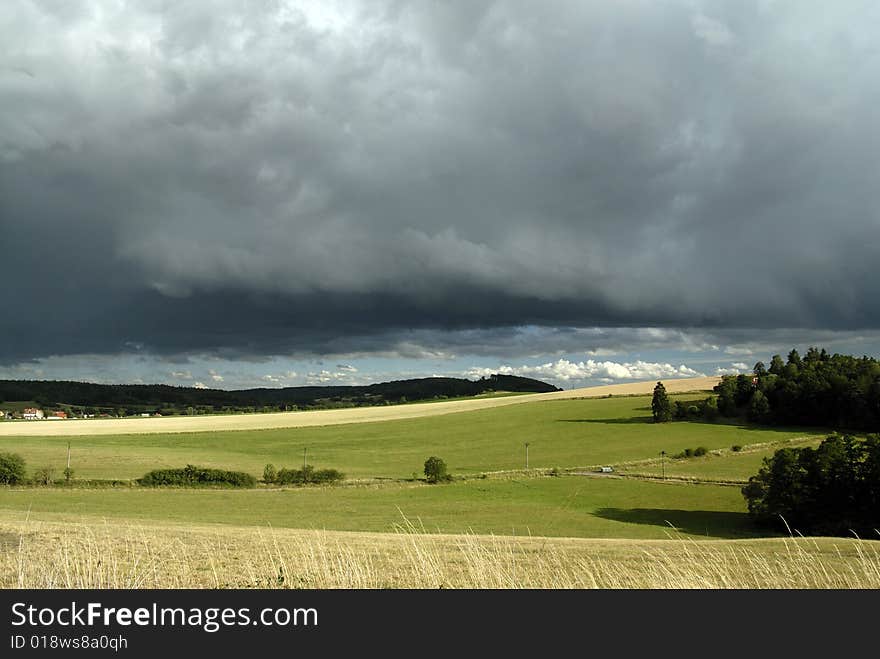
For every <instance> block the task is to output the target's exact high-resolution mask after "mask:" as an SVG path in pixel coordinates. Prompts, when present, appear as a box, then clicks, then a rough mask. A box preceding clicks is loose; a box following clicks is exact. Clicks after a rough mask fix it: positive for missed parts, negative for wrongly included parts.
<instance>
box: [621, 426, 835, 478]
mask: <svg viewBox="0 0 880 659" xmlns="http://www.w3.org/2000/svg"><path fill="white" fill-rule="evenodd" d="M829 434H830V431H829V432H825V433H820V434H819V435H809V436H806V437H804V438H802V439H797V438H795V439H792V440H790V441H785V442H774V443H773V444H771V445H768V446H761V447H743V450H742V451H741V452H734V451H731V450H729V449H727V450H723V451H722V452H721V454H720V455H715V454H713V453H709V454H707V455H705V456H701V457H698V458H687V459H677V460H676V459H669V458H667V459H666V460H665V474H666V476H668V477H676V478H695V479H700V480H719V481H741V482H746V481H748V479H749V477H750V476H753V475H755V474H757V473H758V470H759V469H760V468H761V467H762V465H763V462H764V458H768V457H771V456H772V455H773V454H774V453H775V452H776V451H777V450H779V449H780V448H783V446H784V447H788V448H801V447H804V446H812V447H815V446H818V445H819V442H820V441H821V439H822V438H824V437H826V436H827V435H829ZM618 471H620V472H621V473H625V474H638V475H645V476H661V475H662V474H663V473H664V469H663V466H662V465H661V463H660V460H659V458H658V459H655V460H653V461H652V462H651V464H636V465H631V466H625V467H623V468H621V469H619V470H618Z"/></svg>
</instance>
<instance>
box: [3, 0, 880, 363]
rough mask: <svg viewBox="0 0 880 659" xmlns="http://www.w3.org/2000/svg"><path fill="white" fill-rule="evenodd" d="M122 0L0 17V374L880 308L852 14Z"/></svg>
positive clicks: (709, 327)
mask: <svg viewBox="0 0 880 659" xmlns="http://www.w3.org/2000/svg"><path fill="white" fill-rule="evenodd" d="M119 7H120V6H117V5H115V4H109V3H97V2H76V3H74V2H71V3H30V2H24V1H15V2H10V3H7V4H6V5H4V10H3V12H2V13H0V43H2V44H3V46H2V47H0V48H2V52H3V55H4V57H3V62H4V63H3V65H2V67H0V100H2V102H0V228H2V240H3V246H4V249H3V259H2V261H0V276H2V277H3V280H4V281H7V282H14V286H13V287H12V288H11V289H10V291H11V295H12V296H13V297H14V299H15V300H18V301H24V302H23V303H22V302H19V303H18V304H16V307H15V312H14V313H11V314H5V315H4V316H3V318H2V319H0V339H2V340H0V360H4V361H7V362H9V361H16V360H24V359H28V358H31V357H39V356H43V355H49V354H84V353H114V352H119V351H127V350H129V348H126V345H128V344H131V343H139V344H142V345H143V346H144V349H145V350H150V351H153V352H155V353H159V354H179V353H187V352H193V353H199V354H204V353H214V354H222V355H241V356H259V355H268V354H294V353H303V354H309V353H311V354H341V353H346V352H358V351H359V350H363V351H373V352H381V351H386V352H387V351H391V352H397V353H398V354H405V353H406V352H407V351H409V352H410V353H412V354H440V355H442V354H444V353H446V352H448V351H450V350H456V349H459V348H460V347H461V345H462V343H465V344H467V343H468V341H469V339H468V338H467V337H468V336H474V335H479V334H480V333H481V332H482V333H484V335H485V336H490V335H491V336H492V337H493V338H494V339H495V340H498V341H502V342H503V341H505V340H507V339H506V338H505V337H519V338H517V339H512V341H513V343H515V344H517V345H519V346H521V345H522V336H523V335H521V334H519V332H520V330H518V329H514V328H518V327H524V326H537V327H544V328H548V329H547V330H546V332H545V334H544V337H545V338H546V337H547V336H553V337H554V338H555V339H557V340H559V341H560V342H561V343H560V345H561V346H562V345H570V344H569V343H566V341H567V339H569V338H571V336H575V335H576V333H577V331H578V330H575V329H571V330H569V329H566V328H577V327H581V328H590V327H596V326H598V327H609V328H610V327H621V326H632V327H640V326H641V327H644V326H654V327H660V328H665V329H662V331H664V332H671V333H674V332H676V331H682V330H676V329H674V328H677V327H678V328H702V331H706V332H709V331H716V332H720V331H721V330H722V329H724V330H725V331H727V330H730V331H734V330H735V328H742V329H743V331H747V330H750V329H754V328H767V329H778V328H794V329H796V330H804V331H816V330H820V329H821V330H826V331H827V330H831V331H844V330H852V331H855V330H870V329H876V328H878V326H880V306H878V302H877V300H880V284H878V283H877V282H878V280H877V278H876V277H875V276H874V274H875V272H874V271H875V269H876V267H875V264H876V263H877V260H878V256H880V238H878V236H880V231H878V229H880V220H878V216H877V211H876V208H877V207H878V201H880V200H878V192H877V186H876V180H877V175H878V173H880V172H878V158H880V156H878V154H880V149H878V146H880V144H878V137H877V131H876V130H875V129H874V123H875V121H874V114H875V109H874V108H875V107H876V104H877V101H878V100H880V75H878V73H880V71H878V60H877V57H876V54H875V49H874V43H875V36H876V35H875V33H874V29H873V27H872V26H873V25H876V24H877V19H880V9H877V8H874V7H873V6H871V5H862V6H859V7H857V8H854V7H853V6H852V5H844V4H840V5H833V6H825V7H823V9H822V12H817V11H814V8H810V7H807V6H806V4H805V3H763V2H739V1H737V2H721V1H707V2H672V3H663V4H653V3H644V4H630V3H608V2H558V3H553V4H552V5H549V6H547V7H545V6H542V7H537V6H536V5H535V4H534V3H528V2H512V3H493V2H474V3H456V4H452V5H445V4H441V3H430V4H412V3H399V2H387V3H374V2H370V3H366V2H365V3H352V4H347V5H346V6H345V8H344V9H338V8H334V7H333V6H332V5H328V4H326V3H302V4H297V5H293V4H291V3H283V2H279V3H270V4H265V5H262V4H261V5H259V6H255V5H252V4H248V3H244V4H242V3H239V2H221V3H217V2H202V3H199V2H189V3H184V4H179V3H166V2H158V1H157V2H141V3H132V4H129V5H126V6H125V8H124V9H120V8H119ZM99 9H100V10H99ZM552 328H557V329H552ZM731 328H733V329H731ZM581 331H582V332H587V335H588V333H589V331H590V330H586V329H582V330H581ZM638 331H639V330H633V332H638ZM469 332H470V333H471V334H470V335H469V334H468V333H469ZM571 332H574V333H575V334H574V335H572V334H571ZM413 333H415V334H413ZM548 333H549V334H548ZM634 336H635V334H634ZM583 338H584V337H583V336H578V337H577V340H581V339H583ZM644 338H645V340H650V339H649V337H644ZM426 339H429V340H426ZM487 345H488V342H486V341H484V340H483V339H482V338H479V340H475V341H473V345H472V346H470V347H469V348H468V349H470V350H473V351H474V352H476V353H479V352H481V351H482V352H485V351H486V350H488V349H489V348H487V347H486V346H487ZM597 349H598V348H597ZM562 350H564V348H562V347H559V348H557V349H556V351H557V353H558V352H559V351H562ZM548 351H549V352H553V351H552V350H549V349H548ZM499 352H500V351H499ZM533 352H535V353H536V354H537V353H538V352H540V350H534V351H533Z"/></svg>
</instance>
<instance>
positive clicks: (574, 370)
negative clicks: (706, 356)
mask: <svg viewBox="0 0 880 659" xmlns="http://www.w3.org/2000/svg"><path fill="white" fill-rule="evenodd" d="M493 373H501V374H503V375H520V376H523V377H532V378H537V379H546V380H553V381H556V382H576V381H585V380H599V381H601V382H614V381H618V380H652V379H654V378H689V377H699V376H701V375H703V373H700V372H699V371H696V370H694V369H692V368H690V367H688V366H686V365H684V364H681V365H679V366H673V365H672V364H669V363H659V362H644V361H641V360H638V361H635V362H624V363H621V362H612V361H602V362H599V361H595V360H592V359H588V360H586V361H582V362H571V361H568V360H567V359H559V360H557V361H555V362H548V363H546V364H541V365H539V366H525V365H523V366H519V367H513V366H507V365H504V366H499V367H498V368H494V369H492V368H476V367H475V368H472V369H470V370H468V371H467V376H468V377H484V376H489V375H491V374H493Z"/></svg>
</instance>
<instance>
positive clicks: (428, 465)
mask: <svg viewBox="0 0 880 659" xmlns="http://www.w3.org/2000/svg"><path fill="white" fill-rule="evenodd" d="M425 477H426V478H427V479H428V482H429V483H439V482H440V481H444V480H449V479H450V476H449V474H448V473H446V463H445V462H443V460H442V459H441V458H438V457H436V456H434V455H432V456H431V457H430V458H428V459H427V460H425Z"/></svg>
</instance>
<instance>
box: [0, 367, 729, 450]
mask: <svg viewBox="0 0 880 659" xmlns="http://www.w3.org/2000/svg"><path fill="white" fill-rule="evenodd" d="M719 379H720V378H717V377H706V378H687V379H680V380H664V382H663V384H664V386H665V387H666V391H668V392H669V393H676V392H683V391H697V390H705V389H711V388H712V387H714V386H715V385H716V384H717V383H718V381H719ZM655 384H656V380H650V381H647V382H633V383H630V384H613V385H605V386H601V387H586V388H584V389H571V390H567V391H554V392H551V393H546V394H524V395H522V396H509V397H501V398H477V399H470V400H450V401H446V402H437V403H414V404H410V405H389V406H383V407H353V408H348V409H342V410H314V411H309V412H277V413H269V414H231V415H207V416H172V417H162V418H152V417H150V418H128V419H76V420H68V421H15V422H11V421H8V422H4V423H0V437H7V436H18V437H22V436H28V437H35V436H41V437H46V436H52V437H58V436H65V435H128V434H141V433H149V434H155V433H175V432H206V431H212V430H262V429H269V428H302V427H306V426H332V425H339V424H342V423H366V422H369V421H391V420H394V419H413V418H418V417H424V416H439V415H441V414H451V413H454V412H467V411H470V410H482V409H486V408H489V407H502V406H505V405H519V404H520V403H529V402H534V401H540V400H558V399H566V398H600V397H602V396H607V395H608V394H613V395H615V396H626V395H631V394H649V393H651V392H652V391H653V389H654V385H655Z"/></svg>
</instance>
